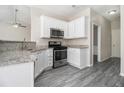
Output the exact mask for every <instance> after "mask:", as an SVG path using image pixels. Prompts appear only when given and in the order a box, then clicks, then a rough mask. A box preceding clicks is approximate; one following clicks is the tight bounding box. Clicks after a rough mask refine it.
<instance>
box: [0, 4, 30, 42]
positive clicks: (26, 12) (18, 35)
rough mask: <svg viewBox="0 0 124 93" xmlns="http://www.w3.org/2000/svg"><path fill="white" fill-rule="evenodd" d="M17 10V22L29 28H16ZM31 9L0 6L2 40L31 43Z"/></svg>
mask: <svg viewBox="0 0 124 93" xmlns="http://www.w3.org/2000/svg"><path fill="white" fill-rule="evenodd" d="M15 8H16V9H18V10H19V11H18V12H17V21H18V22H19V23H21V24H22V25H26V26H27V28H14V27H12V24H14V17H15ZM30 28H31V27H30V8H29V7H27V6H21V5H18V6H13V5H0V40H11V41H23V40H24V38H26V40H27V41H30V32H31V31H30Z"/></svg>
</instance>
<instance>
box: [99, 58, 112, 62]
mask: <svg viewBox="0 0 124 93" xmlns="http://www.w3.org/2000/svg"><path fill="white" fill-rule="evenodd" d="M109 58H111V57H108V58H104V59H102V60H100V62H103V61H105V60H107V59H109Z"/></svg>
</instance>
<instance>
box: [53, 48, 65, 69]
mask: <svg viewBox="0 0 124 93" xmlns="http://www.w3.org/2000/svg"><path fill="white" fill-rule="evenodd" d="M65 64H67V49H63V50H54V63H53V67H59V66H62V65H65Z"/></svg>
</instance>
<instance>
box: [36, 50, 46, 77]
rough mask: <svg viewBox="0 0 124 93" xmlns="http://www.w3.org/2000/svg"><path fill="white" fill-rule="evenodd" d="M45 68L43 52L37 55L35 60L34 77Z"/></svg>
mask: <svg viewBox="0 0 124 93" xmlns="http://www.w3.org/2000/svg"><path fill="white" fill-rule="evenodd" d="M44 68H45V63H44V51H42V52H39V53H37V60H36V62H35V77H37V76H38V75H39V74H40V73H41V72H42V71H43V70H44Z"/></svg>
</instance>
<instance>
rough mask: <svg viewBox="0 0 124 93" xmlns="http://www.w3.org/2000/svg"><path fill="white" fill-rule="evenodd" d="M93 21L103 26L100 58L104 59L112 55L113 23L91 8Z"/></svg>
mask: <svg viewBox="0 0 124 93" xmlns="http://www.w3.org/2000/svg"><path fill="white" fill-rule="evenodd" d="M91 23H95V24H98V25H100V26H101V50H100V51H101V59H100V60H101V61H103V60H105V59H108V58H110V57H111V23H110V21H108V20H107V19H106V18H104V17H103V16H101V15H99V14H98V13H96V12H95V11H93V10H91ZM91 32H92V31H91ZM91 34H92V33H91Z"/></svg>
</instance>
